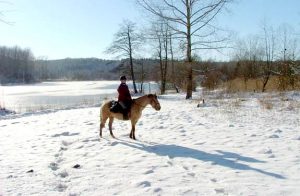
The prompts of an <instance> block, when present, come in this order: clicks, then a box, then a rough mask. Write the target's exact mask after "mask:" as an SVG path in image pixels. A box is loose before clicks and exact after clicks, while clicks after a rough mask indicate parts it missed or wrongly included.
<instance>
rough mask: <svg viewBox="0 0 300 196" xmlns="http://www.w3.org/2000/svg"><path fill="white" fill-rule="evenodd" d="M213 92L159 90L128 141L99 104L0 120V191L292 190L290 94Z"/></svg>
mask: <svg viewBox="0 0 300 196" xmlns="http://www.w3.org/2000/svg"><path fill="white" fill-rule="evenodd" d="M216 94H217V92H213V93H210V94H204V99H205V103H202V98H203V97H201V98H200V97H199V101H198V99H197V98H195V99H194V100H184V95H166V96H160V98H159V101H160V103H161V106H162V109H161V111H159V112H157V111H155V110H154V109H152V108H151V107H150V106H148V107H147V108H146V109H145V110H144V112H143V116H142V118H141V119H140V121H139V122H138V124H137V127H136V136H137V139H138V140H137V141H134V140H131V139H130V138H129V132H130V124H129V122H123V121H117V120H116V121H115V122H114V124H113V131H114V134H115V136H116V137H117V139H113V138H111V137H110V135H109V131H108V126H106V127H105V129H104V133H103V137H104V138H102V139H99V108H98V107H92V108H80V109H71V110H60V111H57V112H50V113H45V114H32V115H27V116H20V117H18V118H10V119H3V120H1V121H0V168H1V170H0V195H1V194H3V195H72V196H74V195H272V196H273V195H298V194H299V192H300V119H299V114H300V107H299V106H300V104H299V101H300V96H299V93H297V92H293V93H290V94H286V95H280V94H241V95H238V94H237V95H230V96H229V95H226V94H222V95H221V94H219V95H218V96H216ZM200 100H201V101H200ZM265 104H271V107H265ZM197 106H198V107H197Z"/></svg>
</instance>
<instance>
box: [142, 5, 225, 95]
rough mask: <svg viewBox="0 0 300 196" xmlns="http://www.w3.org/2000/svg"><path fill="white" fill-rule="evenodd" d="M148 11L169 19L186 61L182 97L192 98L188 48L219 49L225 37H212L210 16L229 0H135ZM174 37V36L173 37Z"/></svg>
mask: <svg viewBox="0 0 300 196" xmlns="http://www.w3.org/2000/svg"><path fill="white" fill-rule="evenodd" d="M137 1H138V3H139V4H140V5H141V6H142V7H143V8H145V9H146V10H148V11H149V12H151V13H152V14H154V15H157V16H159V17H161V18H163V19H165V20H167V21H169V22H170V28H171V29H172V30H173V31H175V32H176V36H175V37H176V38H178V39H181V40H182V41H183V45H184V49H185V50H186V62H187V63H188V66H189V68H188V83H187V89H186V90H187V94H186V99H189V98H191V97H192V89H193V88H192V86H193V69H192V63H191V62H192V61H193V59H192V51H195V50H199V49H220V48H223V46H220V45H219V44H220V43H221V42H223V41H224V40H225V39H218V38H216V37H215V35H216V31H217V28H216V27H215V26H213V25H212V21H213V19H215V17H216V16H217V15H218V14H219V13H220V12H221V10H222V9H223V8H224V6H225V5H226V4H227V3H228V2H229V1H231V0H204V1H203V0H178V1H173V0H160V1H154V0H137ZM175 37H174V38H175Z"/></svg>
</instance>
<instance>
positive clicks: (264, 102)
mask: <svg viewBox="0 0 300 196" xmlns="http://www.w3.org/2000/svg"><path fill="white" fill-rule="evenodd" d="M258 103H259V104H260V106H261V107H262V108H263V109H266V110H271V109H273V106H274V105H273V103H272V102H271V100H270V98H267V97H266V98H262V99H259V100H258Z"/></svg>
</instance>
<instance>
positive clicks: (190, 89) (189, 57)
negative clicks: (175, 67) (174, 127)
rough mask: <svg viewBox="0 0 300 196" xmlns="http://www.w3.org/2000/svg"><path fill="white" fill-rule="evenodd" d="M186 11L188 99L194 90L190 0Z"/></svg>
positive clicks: (187, 1) (187, 0)
mask: <svg viewBox="0 0 300 196" xmlns="http://www.w3.org/2000/svg"><path fill="white" fill-rule="evenodd" d="M186 13H187V25H186V28H187V35H186V36H187V48H186V57H187V59H186V61H187V64H188V76H187V87H186V97H185V98H186V99H191V98H192V92H193V68H192V61H193V60H192V41H191V8H190V5H189V0H186Z"/></svg>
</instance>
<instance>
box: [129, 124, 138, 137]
mask: <svg viewBox="0 0 300 196" xmlns="http://www.w3.org/2000/svg"><path fill="white" fill-rule="evenodd" d="M135 124H136V122H134V121H131V132H130V134H129V137H130V138H131V139H134V140H136V139H135Z"/></svg>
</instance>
